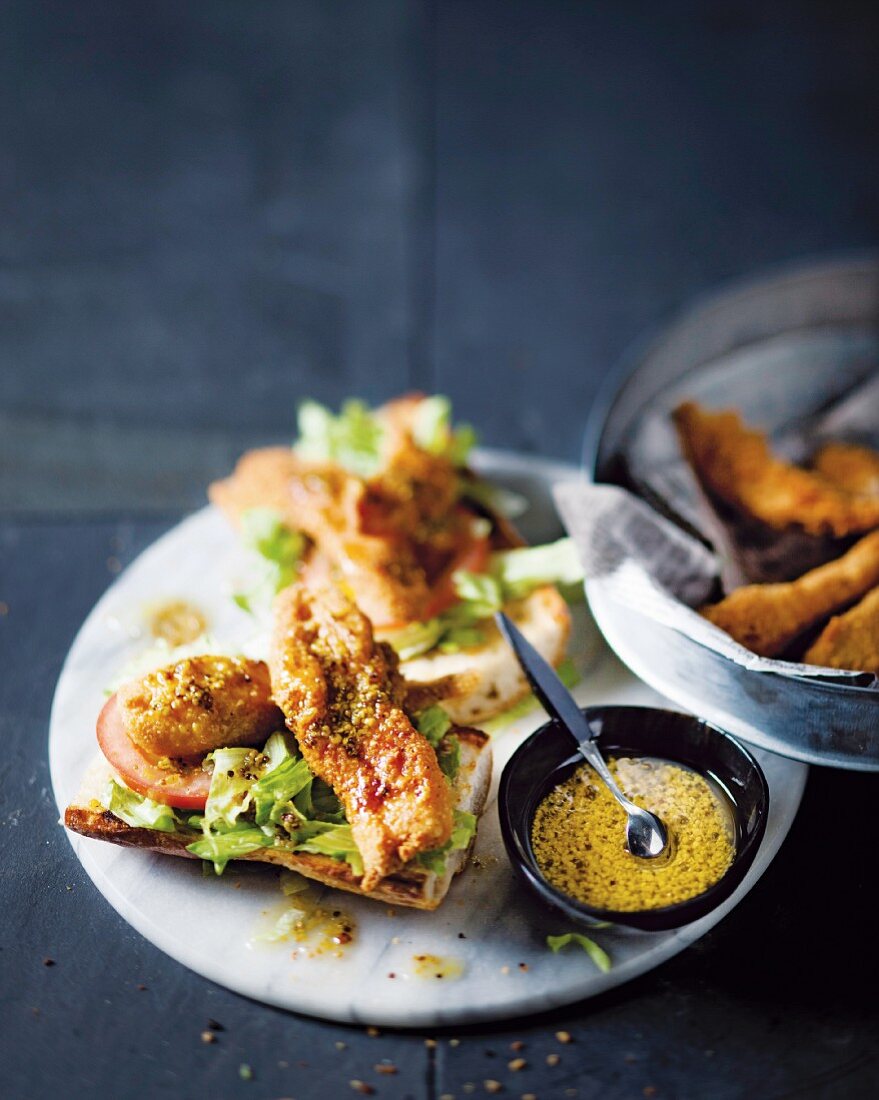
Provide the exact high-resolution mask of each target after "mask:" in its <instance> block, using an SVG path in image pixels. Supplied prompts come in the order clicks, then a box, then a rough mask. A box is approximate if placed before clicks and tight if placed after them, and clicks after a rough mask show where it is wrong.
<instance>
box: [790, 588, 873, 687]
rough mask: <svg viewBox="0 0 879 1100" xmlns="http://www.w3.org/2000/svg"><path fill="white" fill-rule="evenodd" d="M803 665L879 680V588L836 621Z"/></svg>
mask: <svg viewBox="0 0 879 1100" xmlns="http://www.w3.org/2000/svg"><path fill="white" fill-rule="evenodd" d="M803 661H804V663H805V664H807V665H821V666H822V667H824V668H846V669H853V670H855V671H858V672H874V673H876V675H877V676H879V588H874V589H873V591H872V592H870V593H869V594H868V595H867V596H865V597H864V598H863V599H862V600H861V602H860V603H859V604H855V606H854V607H853V608H852V609H851V610H850V611H846V613H845V614H844V615H837V616H835V617H834V618H832V619H831V620H830V622H829V623H828V624H827V626H825V627H824V630H823V631H822V632H821V634H820V636H819V638H818V640H817V641H816V642H815V644H814V645H813V646H812V647H811V649H809V650H808V652H807V653H806V656H805V657H804V658H803Z"/></svg>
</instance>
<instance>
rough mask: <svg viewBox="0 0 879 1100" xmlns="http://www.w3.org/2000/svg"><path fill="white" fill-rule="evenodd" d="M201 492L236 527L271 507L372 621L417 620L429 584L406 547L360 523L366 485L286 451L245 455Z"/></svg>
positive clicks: (367, 506)
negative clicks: (244, 518)
mask: <svg viewBox="0 0 879 1100" xmlns="http://www.w3.org/2000/svg"><path fill="white" fill-rule="evenodd" d="M208 495H209V497H210V499H211V501H212V502H213V503H214V504H216V505H218V506H219V507H220V508H221V509H222V510H223V511H224V512H225V513H226V515H227V516H228V517H229V519H230V520H231V521H232V522H233V523H235V524H238V523H240V521H241V516H242V515H243V513H244V512H246V511H247V510H248V509H250V508H272V509H274V510H275V511H277V512H279V513H280V515H281V516H282V517H283V519H284V522H285V523H287V524H288V525H289V526H290V527H292V528H294V529H295V530H297V531H302V532H303V534H305V535H307V536H308V537H309V538H310V539H311V540H312V542H313V543H314V544H315V546H317V548H318V549H319V550H320V552H321V554H322V555H323V556H324V557H326V558H327V559H328V560H329V561H330V562H331V563H332V565H333V566H334V567H335V569H336V570H337V572H338V575H339V581H340V582H341V583H342V584H344V585H346V586H347V587H348V588H349V589H350V590H351V592H352V594H353V595H354V596H355V598H356V600H357V603H358V604H359V606H360V607H362V608H363V610H364V611H365V612H366V613H367V614H368V615H369V617H370V618H371V619H372V620H373V621H374V622H377V623H395V622H409V621H410V620H412V619H417V618H418V617H419V614H420V612H421V609H422V608H423V607H424V605H425V603H426V602H427V598H428V592H429V589H428V585H427V580H426V577H425V574H424V570H423V569H421V568H420V567H419V565H418V561H417V560H416V557H415V554H414V550H413V548H412V546H411V545H410V543H409V542H408V541H407V540H406V539H405V538H403V537H401V536H400V535H398V534H396V533H394V532H391V533H388V532H386V531H385V532H382V533H373V532H374V531H376V532H377V530H378V528H377V524H376V523H375V522H374V521H373V522H372V524H368V523H365V519H366V517H368V516H370V515H374V514H375V511H376V506H375V504H374V503H372V502H371V500H370V493H369V488H368V486H367V484H366V483H365V482H364V481H362V480H361V479H360V478H358V477H355V476H354V475H353V474H348V473H346V472H345V471H344V470H343V469H341V468H340V467H338V466H331V465H322V464H320V463H315V462H308V461H305V460H304V459H301V458H299V457H298V455H296V454H295V452H294V451H292V450H289V449H288V448H286V447H270V448H265V449H263V450H257V451H250V452H248V453H247V454H245V455H244V456H243V457H242V458H241V459H240V460H239V462H238V465H237V466H236V468H235V472H234V473H233V474H232V476H231V477H229V478H227V479H225V480H224V481H216V482H214V484H213V485H211V487H210V489H209V492H208Z"/></svg>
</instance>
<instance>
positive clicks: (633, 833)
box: [494, 611, 668, 859]
mask: <svg viewBox="0 0 879 1100" xmlns="http://www.w3.org/2000/svg"><path fill="white" fill-rule="evenodd" d="M494 618H495V622H496V623H497V625H498V627H499V629H500V631H501V633H502V634H503V636H504V637H505V638H506V639H507V641H508V642H509V643H510V645H511V646H512V649H513V652H514V653H515V654H516V659H517V660H518V662H519V664H520V665H521V667H522V671H523V672H524V673H525V676H526V677H527V679H528V682H529V683H530V684H531V687H532V688H533V689H534V694H535V695H536V696H537V698H538V699H539V700H540V703H541V704H542V706H543V709H544V710H545V711H546V713H547V714H548V715H549V716H550V718H555V719H556V720H557V721H558V722H561V724H562V725H563V726H564V727H565V728H566V729H567V730H568V732H569V733H570V734H571V736H572V737H573V738H574V739H575V741H576V742H577V748H578V749H579V750H580V752H581V753H582V754H583V756H584V757H585V758H586V759H587V760H588V761H589V763H590V764H591V765H592V767H593V768H594V769H595V771H597V772H598V774H599V775H600V776H601V778H602V779H603V780H604V782H605V784H606V785H607V788H608V790H609V791H610V793H611V794H612V795H613V796H614V798H615V799H616V800H617V802H619V804H620V805H621V806H622V808H623V809H624V810H625V811H626V818H627V822H626V847H627V848H628V849H629V851H630V852H631V853H632V855H633V856H637V857H638V858H639V859H654V858H655V857H656V856H659V855H662V853H663V852H664V851H665V850H666V848H667V847H668V833H667V832H666V829H665V826H664V825H663V824H662V822H661V821H660V820H659V818H658V817H657V816H656V815H655V814H652V813H650V811H649V810H644V809H642V808H641V807H640V806H636V805H635V803H634V802H630V801H629V799H628V798H626V796H625V795H624V794H623V792H622V791H621V790H620V789H619V787H618V786H617V784H616V781H615V780H614V777H613V776H612V775H611V774H610V772H609V771H608V769H607V765H606V764H605V762H604V759H603V757H602V755H601V753H600V752H599V751H598V746H597V745H596V744H595V740H594V738H595V732H594V731H593V729H592V727H591V726H590V725H589V723H588V722H587V721H586V718H585V717H584V715H583V712H582V711H581V710H580V708H579V706H578V705H577V701H576V700H575V699H574V697H573V695H571V693H570V692H569V691H568V689H567V688H566V687H565V685H564V684H563V683H562V682H561V680H560V679H559V678H558V676H557V675H556V672H555V669H554V668H553V667H552V665H550V664H549V662H548V661H545V660H544V659H543V657H541V656H540V654H539V653H538V652H537V650H536V649H535V648H534V646H533V645H532V644H531V643H530V642H529V641H528V639H527V638H526V637H525V636H524V634H522V632H521V631H520V630H519V628H518V627H517V626H515V625H514V624H513V623H512V622H511V621H510V619H509V618H508V617H507V616H506V615H505V614H504V613H503V611H498V612H496V613H495V617H494Z"/></svg>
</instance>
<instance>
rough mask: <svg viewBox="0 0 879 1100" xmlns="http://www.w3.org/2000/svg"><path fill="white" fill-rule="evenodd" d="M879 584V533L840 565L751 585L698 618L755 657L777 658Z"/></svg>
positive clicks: (855, 548)
mask: <svg viewBox="0 0 879 1100" xmlns="http://www.w3.org/2000/svg"><path fill="white" fill-rule="evenodd" d="M877 584H879V531H874V532H873V533H872V534H870V535H866V536H865V537H864V538H862V539H861V540H860V542H857V543H855V545H854V546H853V547H852V548H851V550H849V551H848V553H846V554H843V555H842V557H841V558H837V560H836V561H831V562H828V563H827V564H826V565H821V566H819V567H818V568H817V569H812V570H810V571H809V572H808V573H804V574H803V576H802V577H799V578H798V579H797V580H795V581H788V582H786V583H783V584H749V585H746V586H745V587H743V588H737V589H736V591H735V592H733V593H731V594H730V595H729V596H727V597H726V599H725V600H721V601H720V603H717V604H714V605H713V606H709V607H703V608H701V610H700V614H702V615H704V616H705V618H706V619H708V620H709V621H710V622H712V623H714V624H715V626H719V627H720V628H721V630H725V631H726V632H727V634H729V635H730V636H731V637H733V638H735V640H736V641H737V642H740V643H741V644H742V645H743V646H745V647H746V648H747V649H750V650H751V652H752V653H757V654H759V655H760V656H761V657H777V656H778V654H780V653H782V652H783V651H784V650H785V649H786V648H787V647H788V646H789V645H790V644H791V642H793V641H794V639H795V638H797V636H798V635H800V634H802V632H803V631H804V630H807V629H808V628H809V627H810V626H814V625H815V624H816V623H818V622H820V621H821V620H822V619H824V618H826V617H827V616H828V615H831V614H833V612H835V611H839V610H840V609H841V608H843V607H845V606H846V605H848V604H850V603H851V602H852V601H853V600H857V599H859V598H860V597H861V596H863V595H864V593H866V592H869V590H870V589H871V588H873V587H875V586H876V585H877Z"/></svg>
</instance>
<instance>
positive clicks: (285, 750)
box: [189, 733, 363, 874]
mask: <svg viewBox="0 0 879 1100" xmlns="http://www.w3.org/2000/svg"><path fill="white" fill-rule="evenodd" d="M209 759H210V760H212V761H213V765H214V771H213V774H212V776H211V786H210V791H209V793H208V798H207V802H206V804H205V812H204V814H203V815H192V817H191V818H190V819H189V824H190V826H191V827H193V828H200V829H201V831H202V837H201V839H200V840H197V841H195V842H194V843H193V844H190V845H189V851H191V852H193V854H195V855H198V856H201V857H202V858H203V859H207V860H210V861H211V862H212V863H213V864H214V870H215V871H216V873H217V874H222V872H223V869H224V868H225V866H226V863H227V862H228V860H230V859H235V858H236V857H238V856H241V855H246V854H247V853H248V852H251V851H255V850H256V849H257V848H261V847H269V846H275V847H281V848H287V849H289V850H290V851H309V852H322V853H323V854H324V855H331V856H334V857H335V858H337V859H345V860H347V861H348V862H349V863H350V864H351V866H352V869H353V870H354V872H355V874H362V873H363V861H362V859H361V858H360V853H359V851H358V850H357V846H356V844H354V840H353V837H352V836H351V830H350V827H349V826H348V825H347V824H345V817H344V813H343V812H342V807H341V805H340V803H339V800H338V799H337V798H336V796H335V795H334V794H333V792H332V791H331V790H330V788H329V787H327V786H326V784H323V783H321V781H320V780H319V779H316V778H315V776H314V775H313V774H312V772H311V770H310V769H309V767H308V765H307V764H306V762H305V760H304V759H303V758H302V757H301V756H300V755H299V754H298V752H296V751H295V750H294V749H291V746H290V741H289V738H288V736H287V735H286V734H284V733H273V734H272V735H271V737H270V738H269V739H268V741H267V742H266V744H265V747H264V748H263V750H262V752H259V751H257V750H256V749H246V748H231V749H217V750H215V751H214V752H213V753H211V754H210V757H209Z"/></svg>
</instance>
